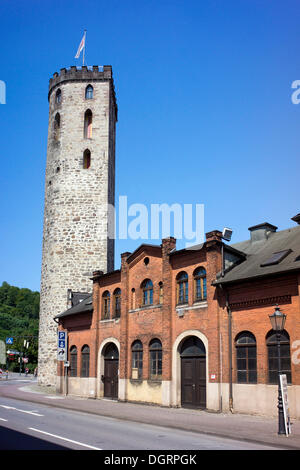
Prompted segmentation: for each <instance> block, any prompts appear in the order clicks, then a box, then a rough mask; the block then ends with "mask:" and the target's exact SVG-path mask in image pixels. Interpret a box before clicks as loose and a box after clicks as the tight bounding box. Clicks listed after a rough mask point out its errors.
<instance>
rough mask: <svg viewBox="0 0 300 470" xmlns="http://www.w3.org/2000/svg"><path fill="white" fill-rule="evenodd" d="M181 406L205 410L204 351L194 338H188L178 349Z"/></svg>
mask: <svg viewBox="0 0 300 470" xmlns="http://www.w3.org/2000/svg"><path fill="white" fill-rule="evenodd" d="M180 358H181V406H183V407H187V408H206V350H205V346H204V344H203V342H202V341H201V340H200V339H199V338H197V337H196V336H190V337H188V338H187V339H186V340H185V341H184V342H183V343H182V346H181V348H180Z"/></svg>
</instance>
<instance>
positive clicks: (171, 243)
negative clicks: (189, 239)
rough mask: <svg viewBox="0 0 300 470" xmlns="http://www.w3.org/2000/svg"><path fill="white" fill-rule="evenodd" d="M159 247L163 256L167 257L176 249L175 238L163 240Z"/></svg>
mask: <svg viewBox="0 0 300 470" xmlns="http://www.w3.org/2000/svg"><path fill="white" fill-rule="evenodd" d="M161 247H162V253H163V256H164V255H168V254H169V253H171V251H172V250H174V249H175V248H176V238H174V237H167V238H163V239H162V243H161Z"/></svg>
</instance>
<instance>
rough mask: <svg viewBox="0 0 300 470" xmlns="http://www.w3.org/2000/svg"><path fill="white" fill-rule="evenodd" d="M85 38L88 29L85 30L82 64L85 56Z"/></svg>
mask: <svg viewBox="0 0 300 470" xmlns="http://www.w3.org/2000/svg"><path fill="white" fill-rule="evenodd" d="M85 38H86V29H85V30H84V46H83V54H82V65H84V56H85Z"/></svg>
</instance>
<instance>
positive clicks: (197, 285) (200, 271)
mask: <svg viewBox="0 0 300 470" xmlns="http://www.w3.org/2000/svg"><path fill="white" fill-rule="evenodd" d="M206 299H207V291H206V271H205V269H204V268H197V269H195V271H194V302H197V301H200V300H206Z"/></svg>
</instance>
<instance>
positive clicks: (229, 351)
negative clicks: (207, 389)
mask: <svg viewBox="0 0 300 470" xmlns="http://www.w3.org/2000/svg"><path fill="white" fill-rule="evenodd" d="M224 290H225V294H226V309H227V313H228V359H229V410H230V411H231V413H233V394H232V312H231V308H230V305H229V301H228V292H227V291H226V289H224Z"/></svg>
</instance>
